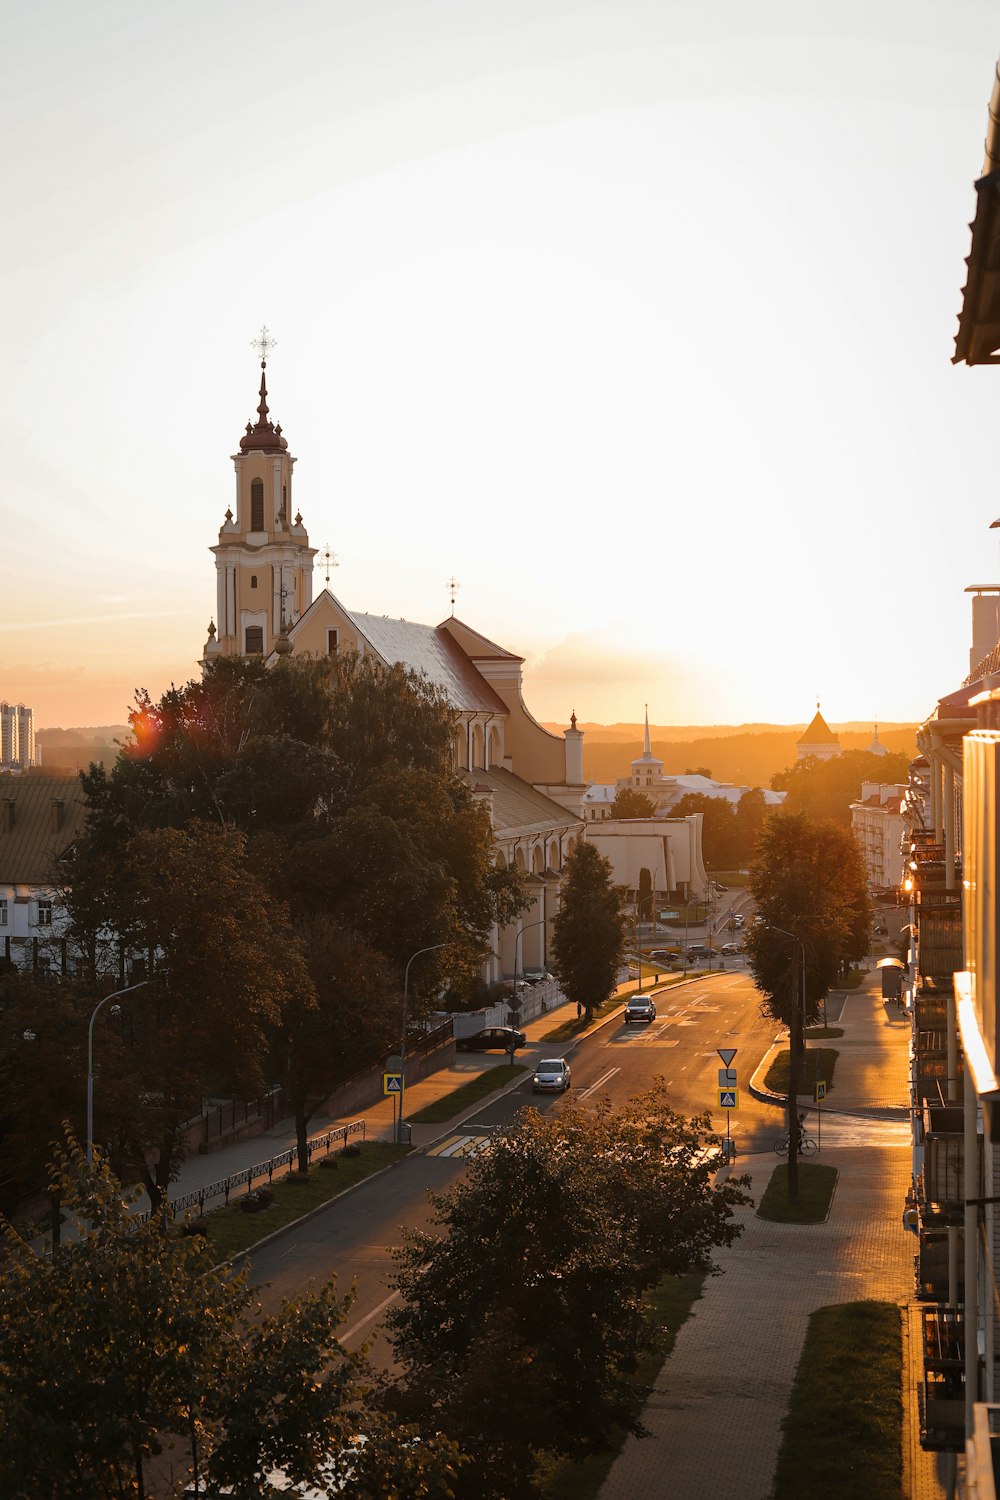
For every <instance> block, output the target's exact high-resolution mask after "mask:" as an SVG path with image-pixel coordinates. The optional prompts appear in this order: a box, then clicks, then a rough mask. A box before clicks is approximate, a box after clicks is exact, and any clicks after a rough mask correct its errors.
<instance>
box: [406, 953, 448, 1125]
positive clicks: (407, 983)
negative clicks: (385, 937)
mask: <svg viewBox="0 0 1000 1500" xmlns="http://www.w3.org/2000/svg"><path fill="white" fill-rule="evenodd" d="M447 946H448V944H447V943H431V945H430V947H429V948H418V949H417V951H416V953H411V954H410V956H409V958H408V959H407V960H406V968H405V970H404V971H403V1036H402V1040H401V1042H400V1047H399V1062H400V1067H399V1123H398V1126H397V1130H396V1144H397V1146H401V1145H402V1144H403V1099H404V1096H405V1094H406V1009H407V997H408V995H409V992H410V965H411V964H412V962H413V960H414V959H415V958H419V957H420V955H421V953H435V952H436V951H437V949H438V948H447Z"/></svg>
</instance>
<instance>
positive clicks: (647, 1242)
mask: <svg viewBox="0 0 1000 1500" xmlns="http://www.w3.org/2000/svg"><path fill="white" fill-rule="evenodd" d="M713 1140H714V1138H713V1137H712V1136H711V1135H710V1133H709V1127H708V1120H707V1117H705V1118H701V1119H697V1120H690V1121H688V1120H684V1119H682V1118H681V1117H679V1116H677V1115H675V1114H674V1113H673V1112H672V1111H671V1110H670V1109H669V1107H668V1105H667V1100H666V1092H665V1087H664V1085H663V1083H662V1081H661V1082H660V1083H659V1084H658V1085H657V1086H656V1087H655V1088H654V1089H652V1090H650V1091H649V1092H648V1093H646V1094H644V1095H642V1096H640V1097H639V1098H637V1099H635V1100H632V1101H631V1102H630V1103H629V1105H627V1106H626V1108H625V1109H624V1110H622V1111H620V1112H618V1113H612V1111H611V1110H610V1108H608V1107H607V1106H604V1107H599V1108H598V1109H597V1110H596V1111H590V1110H584V1109H581V1108H569V1109H566V1110H563V1111H561V1112H560V1113H558V1114H554V1113H553V1114H546V1115H540V1114H539V1113H537V1112H536V1111H534V1110H528V1111H522V1113H521V1114H520V1115H519V1116H518V1118H517V1120H516V1121H515V1123H514V1124H512V1125H510V1126H508V1127H506V1128H505V1130H504V1131H503V1132H502V1133H501V1134H499V1135H497V1136H495V1137H494V1138H493V1142H492V1144H491V1147H490V1149H489V1150H488V1151H486V1152H483V1153H480V1154H479V1155H477V1156H476V1157H475V1158H473V1160H472V1161H471V1163H470V1167H469V1171H468V1173H467V1175H466V1177H465V1179H464V1181H462V1182H461V1183H460V1184H459V1185H458V1186H457V1187H455V1188H453V1189H451V1190H450V1191H449V1192H447V1193H445V1194H443V1195H441V1196H439V1197H435V1198H434V1199H433V1203H434V1219H433V1224H432V1227H431V1229H429V1230H426V1231H412V1232H408V1233H407V1235H406V1240H405V1244H404V1246H403V1248H402V1249H401V1251H400V1252H399V1253H398V1261H399V1267H400V1269H399V1275H398V1285H399V1288H400V1290H401V1291H402V1293H403V1298H404V1300H403V1303H402V1304H401V1306H400V1307H398V1308H397V1309H394V1310H393V1312H392V1313H391V1315H390V1318H389V1322H390V1326H391V1330H392V1334H393V1338H394V1345H395V1351H396V1357H397V1361H398V1362H399V1363H400V1364H401V1366H402V1368H403V1371H404V1379H403V1381H402V1382H401V1385H400V1387H399V1388H397V1391H396V1401H397V1404H398V1407H399V1409H400V1410H401V1412H403V1413H404V1414H405V1413H407V1412H410V1413H411V1414H412V1415H413V1416H415V1417H417V1418H418V1420H420V1421H421V1422H424V1423H426V1424H427V1425H430V1426H435V1427H437V1426H439V1427H441V1428H442V1430H444V1431H445V1432H447V1433H448V1434H449V1435H450V1436H452V1437H453V1438H455V1439H456V1440H457V1441H458V1442H459V1444H460V1446H461V1448H462V1450H463V1451H464V1452H466V1453H468V1454H471V1455H475V1461H474V1464H473V1465H472V1466H470V1468H469V1470H467V1471H466V1472H465V1478H464V1482H463V1479H462V1476H459V1493H460V1494H462V1495H465V1494H468V1495H470V1496H471V1495H475V1496H476V1497H484V1500H485V1497H490V1500H493V1497H503V1500H515V1497H518V1496H522V1495H531V1494H534V1493H535V1488H534V1478H533V1470H534V1465H535V1458H536V1456H537V1453H538V1452H539V1451H543V1450H549V1451H554V1452H557V1453H562V1454H576V1455H579V1454H581V1453H583V1452H587V1451H590V1450H594V1449H598V1448H600V1447H602V1446H604V1445H606V1444H607V1443H608V1441H609V1439H610V1438H611V1436H612V1433H613V1432H614V1430H615V1429H616V1428H617V1427H620V1426H622V1425H624V1426H626V1427H628V1428H630V1429H631V1430H633V1431H635V1430H637V1422H636V1420H635V1417H634V1415H633V1403H634V1386H633V1385H632V1380H633V1377H634V1371H635V1360H636V1356H637V1354H638V1353H639V1352H640V1351H642V1350H643V1349H645V1348H649V1347H652V1346H653V1345H654V1344H655V1339H656V1335H655V1330H654V1329H653V1328H652V1327H651V1326H650V1323H649V1319H648V1314H647V1312H646V1310H645V1306H644V1303H643V1293H644V1292H646V1291H647V1290H648V1289H649V1288H651V1287H652V1286H654V1285H656V1284H657V1283H658V1282H659V1281H660V1280H661V1279H662V1278H663V1277H664V1276H667V1275H676V1274H679V1273H681V1272H683V1271H686V1270H690V1269H692V1268H695V1267H708V1266H709V1264H710V1259H711V1251H712V1250H713V1248H714V1247H716V1246H720V1245H725V1244H729V1243H731V1242H732V1241H733V1240H734V1239H735V1238H736V1236H737V1234H738V1233H739V1232H740V1229H739V1226H738V1225H736V1224H735V1223H734V1222H733V1211H734V1209H735V1207H736V1206H738V1205H739V1204H742V1203H745V1202H747V1201H748V1200H747V1198H746V1195H745V1194H744V1192H743V1187H744V1185H745V1181H746V1180H745V1179H730V1180H729V1181H728V1182H726V1183H723V1184H722V1185H720V1186H719V1187H713V1186H712V1181H713V1176H714V1173H715V1171H716V1168H717V1165H718V1162H717V1158H715V1157H713V1155H712V1153H711V1152H710V1151H707V1150H706V1147H707V1146H709V1145H710V1144H712V1143H713ZM498 1398H499V1399H498Z"/></svg>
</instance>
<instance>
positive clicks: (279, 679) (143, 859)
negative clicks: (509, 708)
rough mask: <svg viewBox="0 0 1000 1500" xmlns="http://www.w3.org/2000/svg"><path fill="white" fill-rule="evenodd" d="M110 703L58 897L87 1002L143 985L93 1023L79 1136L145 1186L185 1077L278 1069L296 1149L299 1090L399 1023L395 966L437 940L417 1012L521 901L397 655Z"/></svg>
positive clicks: (249, 1082)
mask: <svg viewBox="0 0 1000 1500" xmlns="http://www.w3.org/2000/svg"><path fill="white" fill-rule="evenodd" d="M130 719H131V724H132V728H133V731H134V742H133V743H130V744H128V745H126V746H125V747H123V749H122V751H121V754H120V755H119V757H118V760H117V761H116V762H115V764H114V766H113V767H112V769H111V770H110V772H108V771H105V770H104V769H103V767H99V766H94V767H91V770H90V771H89V772H88V773H87V774H86V775H85V776H84V778H83V782H84V787H85V791H86V794H87V802H88V814H87V820H86V825H85V829H84V833H83V836H82V838H81V839H80V840H79V841H78V842H77V845H76V847H75V850H74V852H73V857H72V860H71V861H70V869H69V879H68V885H67V889H66V891H65V893H64V898H65V904H66V907H67V910H68V912H69V915H70V920H71V926H70V931H69V942H70V944H71V946H72V947H73V949H74V957H75V958H76V960H77V961H78V962H79V964H80V967H81V970H82V974H83V977H84V979H85V980H87V981H89V982H90V985H91V992H90V993H91V1000H92V1002H96V999H97V998H99V996H100V994H102V993H103V994H107V993H108V992H109V991H111V990H112V989H116V988H120V987H122V986H124V985H125V984H126V982H127V979H128V976H129V975H130V974H132V973H135V972H137V965H141V966H142V972H143V973H144V974H145V975H146V976H147V977H148V978H149V980H150V985H149V990H148V992H147V993H145V994H143V995H142V996H141V998H137V999H134V1000H133V999H129V1000H128V1002H127V1003H125V1004H123V1011H124V1013H125V1024H124V1025H123V1027H122V1028H121V1036H120V1038H118V1037H116V1035H115V1032H114V1028H109V1027H108V1026H107V1025H105V1026H104V1028H103V1031H102V1038H101V1040H102V1046H101V1052H100V1057H101V1069H102V1081H101V1088H100V1090H99V1091H98V1093H97V1096H96V1097H97V1100H98V1102H99V1139H101V1140H103V1141H106V1142H108V1144H109V1146H110V1147H111V1149H112V1151H113V1152H114V1160H115V1164H116V1166H121V1167H122V1169H123V1170H124V1169H125V1168H126V1167H128V1168H129V1169H138V1170H141V1171H143V1172H144V1174H145V1178H146V1180H147V1183H148V1185H150V1190H151V1192H152V1193H153V1195H154V1197H155V1196H156V1194H157V1193H158V1192H159V1191H160V1190H161V1189H162V1187H163V1186H164V1185H165V1183H166V1181H167V1180H168V1178H169V1174H170V1173H171V1172H172V1171H174V1170H175V1169H176V1166H177V1164H178V1162H179V1160H180V1155H181V1153H182V1152H183V1149H184V1141H183V1135H182V1132H181V1131H180V1128H179V1127H180V1125H181V1124H182V1123H183V1120H184V1119H185V1118H188V1117H189V1116H190V1115H191V1114H197V1113H198V1112H199V1110H200V1100H201V1097H202V1096H203V1095H205V1094H209V1093H219V1092H222V1093H225V1094H227V1095H228V1094H233V1095H236V1096H237V1097H243V1098H249V1097H252V1096H253V1095H254V1094H255V1093H257V1092H259V1091H260V1089H261V1087H262V1086H263V1085H264V1084H269V1083H271V1082H274V1081H278V1080H279V1079H281V1078H284V1080H285V1082H286V1083H288V1084H289V1086H290V1087H291V1089H292V1093H293V1096H294V1098H295V1101H296V1115H297V1133H298V1136H299V1139H300V1144H301V1143H302V1142H303V1141H304V1136H305V1128H306V1124H307V1121H308V1118H309V1115H310V1113H311V1112H312V1111H313V1110H314V1109H315V1107H316V1104H317V1103H318V1101H319V1099H321V1098H322V1097H324V1096H325V1095H328V1094H329V1093H330V1091H331V1089H333V1088H334V1087H335V1085H336V1084H337V1083H338V1082H340V1081H342V1080H343V1079H344V1078H345V1077H346V1076H348V1075H349V1074H350V1073H351V1072H354V1071H356V1070H358V1069H359V1068H361V1067H363V1066H367V1065H373V1064H375V1063H376V1062H377V1061H378V1059H379V1057H380V1056H381V1055H383V1054H384V1051H385V1049H386V1047H387V1046H388V1045H389V1042H390V1039H393V1040H394V1039H395V1038H398V1037H399V1034H400V1025H401V1009H402V1002H401V989H402V977H403V971H404V968H405V965H406V962H407V959H408V958H409V957H410V956H411V955H412V954H413V953H414V952H416V951H417V950H418V949H421V948H428V947H431V946H432V945H436V944H441V945H443V946H442V947H441V948H440V950H439V951H435V952H434V953H433V954H432V955H430V957H429V959H428V960H427V961H426V962H423V963H421V964H420V965H419V966H418V967H417V968H415V970H414V972H413V974H412V976H411V985H410V994H409V1010H410V1015H411V1017H412V1018H415V1019H419V1017H420V1016H421V1014H422V1013H424V1012H426V1011H427V1010H428V1009H429V1008H430V1007H431V1006H432V1005H433V1003H434V1000H435V997H436V995H437V994H438V992H439V991H440V990H441V988H442V986H443V984H444V981H445V979H447V982H448V985H449V988H450V989H451V991H452V992H457V993H459V994H461V993H462V992H463V990H466V989H468V988H469V987H470V986H471V985H473V984H474V983H475V981H476V979H477V978H478V976H479V975H480V973H481V970H482V965H483V962H484V960H485V959H486V957H487V956H488V954H489V952H490V942H491V936H492V931H493V926H494V924H495V923H496V924H498V925H500V926H503V925H505V924H506V923H507V922H508V921H510V920H512V919H513V917H515V916H516V915H517V914H518V913H519V912H520V911H521V910H523V908H524V905H525V899H524V894H523V884H522V877H521V875H520V874H519V872H518V871H517V869H516V868H515V867H514V866H513V865H508V866H504V865H498V863H497V859H496V847H495V840H494V836H493V831H492V827H491V824H490V820H489V814H488V811H487V809H486V808H485V807H484V806H483V805H482V804H481V803H478V802H476V800H475V799H474V797H473V795H472V791H471V788H470V786H469V783H468V780H467V779H466V778H463V777H462V776H461V775H459V774H458V773H457V772H456V771H455V770H454V769H453V764H452V759H453V728H454V713H453V711H452V710H451V709H450V708H449V706H448V704H447V702H446V701H445V699H444V696H443V694H442V693H441V692H440V690H439V689H438V688H436V687H435V686H434V685H432V684H431V683H429V682H428V681H427V679H426V678H423V677H419V676H417V675H416V674H414V673H412V672H409V671H408V670H405V669H404V668H402V667H400V666H393V667H386V666H383V665H382V664H381V663H380V662H378V661H377V660H376V659H374V658H370V657H363V658H362V657H358V656H356V655H354V654H352V653H341V654H337V653H334V654H332V655H330V656H326V657H322V658H289V659H287V660H285V661H282V662H280V663H279V664H278V665H277V666H276V667H274V668H273V669H269V668H266V667H265V666H264V664H263V662H262V661H261V660H260V659H259V658H249V659H246V660H244V659H238V658H223V659H221V660H219V661H216V662H213V663H211V664H210V665H209V666H208V667H207V668H206V669H205V672H204V675H203V677H202V678H200V679H199V680H196V681H192V682H189V683H188V684H187V685H186V686H185V687H181V688H178V687H172V688H171V689H170V690H169V692H167V693H165V694H164V695H163V697H162V698H161V699H160V700H159V701H158V702H154V701H153V700H152V699H151V698H150V696H149V695H148V694H147V693H145V692H140V693H138V694H137V697H136V704H135V708H134V709H133V711H132V714H131V715H130ZM331 955H335V956H336V963H335V965H334V966H333V967H331V963H333V959H332V958H331ZM328 960H329V962H328ZM95 990H96V991H97V994H96V995H95V994H94V991H95ZM82 1008H84V1009H85V1006H84V1007H82ZM90 1008H91V1009H92V1008H93V1004H91V1007H90ZM361 1015H363V1016H364V1018H365V1023H364V1025H359V1024H358V1020H359V1017H360V1016H361ZM349 1018H350V1019H349ZM365 1049H367V1055H364V1056H363V1055H362V1052H363V1051H364V1050H365ZM116 1059H117V1060H118V1061H120V1063H121V1070H120V1075H119V1078H120V1083H121V1087H120V1088H115V1087H112V1080H113V1076H114V1064H115V1061H116ZM129 1080H131V1085H132V1086H131V1092H130V1091H129V1087H128V1082H129ZM81 1092H82V1089H81ZM185 1111H187V1113H186V1114H185ZM72 1118H73V1119H74V1120H77V1119H78V1118H79V1115H78V1114H77V1113H76V1112H74V1113H73V1114H72ZM157 1156H158V1159H159V1160H158V1165H157V1167H156V1169H155V1174H154V1173H153V1172H152V1171H151V1169H150V1168H149V1167H148V1165H147V1163H148V1161H149V1160H150V1159H152V1157H157Z"/></svg>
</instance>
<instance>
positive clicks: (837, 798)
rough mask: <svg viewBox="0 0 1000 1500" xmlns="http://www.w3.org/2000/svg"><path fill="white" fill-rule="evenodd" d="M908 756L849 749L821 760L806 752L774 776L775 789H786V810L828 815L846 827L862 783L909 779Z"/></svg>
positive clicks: (890, 782)
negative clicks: (803, 758) (805, 754)
mask: <svg viewBox="0 0 1000 1500" xmlns="http://www.w3.org/2000/svg"><path fill="white" fill-rule="evenodd" d="M909 774H910V765H909V759H908V757H907V756H906V755H904V754H903V753H902V752H901V751H892V752H891V753H889V754H888V755H871V754H870V753H869V752H868V751H867V750H847V751H845V752H844V754H843V755H834V756H831V757H830V759H829V760H818V759H817V758H816V757H815V756H812V755H810V756H807V757H806V759H805V760H799V761H796V762H795V764H794V765H792V766H789V767H788V768H787V769H786V770H784V771H776V772H775V774H774V775H773V776H772V777H771V785H772V787H773V788H774V789H775V791H779V792H787V794H788V795H787V796H786V798H785V802H784V809H785V811H786V812H801V813H807V814H808V815H809V817H811V818H827V819H829V820H830V821H831V822H834V823H839V824H841V825H842V826H843V827H845V828H849V827H850V826H851V803H852V802H856V801H857V800H858V798H859V797H860V796H861V783H862V782H863V781H874V782H878V783H886V784H890V785H895V784H896V783H904V784H905V782H906V781H907V780H908V779H909Z"/></svg>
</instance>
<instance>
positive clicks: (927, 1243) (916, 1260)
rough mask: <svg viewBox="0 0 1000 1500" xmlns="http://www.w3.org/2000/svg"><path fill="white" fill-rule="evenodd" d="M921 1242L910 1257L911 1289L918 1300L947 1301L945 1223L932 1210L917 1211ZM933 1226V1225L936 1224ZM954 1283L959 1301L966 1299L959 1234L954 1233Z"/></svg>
mask: <svg viewBox="0 0 1000 1500" xmlns="http://www.w3.org/2000/svg"><path fill="white" fill-rule="evenodd" d="M920 1213H921V1218H920V1243H919V1247H918V1249H917V1253H916V1255H915V1256H914V1257H913V1291H914V1296H915V1297H916V1299H917V1301H918V1302H936V1303H945V1304H947V1302H948V1280H949V1276H948V1259H949V1244H948V1226H947V1224H944V1223H942V1222H940V1221H939V1220H938V1219H937V1217H936V1215H935V1213H934V1211H933V1209H931V1210H929V1211H927V1216H926V1218H925V1217H924V1213H925V1206H922V1207H921V1210H920ZM935 1226H936V1227H935ZM957 1238H958V1244H957V1247H956V1253H957V1263H956V1272H957V1275H956V1286H955V1290H956V1293H957V1297H958V1301H959V1302H963V1301H964V1300H965V1266H964V1262H963V1258H962V1236H961V1234H959V1235H958V1236H957Z"/></svg>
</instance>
